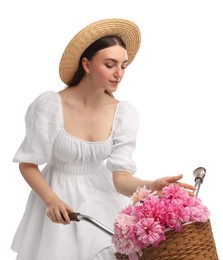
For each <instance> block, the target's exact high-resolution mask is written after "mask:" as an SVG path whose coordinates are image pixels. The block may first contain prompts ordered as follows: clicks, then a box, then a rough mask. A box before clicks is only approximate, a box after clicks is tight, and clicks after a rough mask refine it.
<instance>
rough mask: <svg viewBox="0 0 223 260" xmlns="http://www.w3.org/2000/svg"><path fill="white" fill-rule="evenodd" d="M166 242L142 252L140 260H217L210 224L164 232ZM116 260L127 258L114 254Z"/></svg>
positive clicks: (187, 226)
mask: <svg viewBox="0 0 223 260" xmlns="http://www.w3.org/2000/svg"><path fill="white" fill-rule="evenodd" d="M165 236H166V240H165V241H162V242H161V243H160V244H159V246H158V247H149V248H147V249H145V250H144V251H143V255H142V256H141V257H139V259H140V260H180V259H184V260H219V258H218V255H217V250H216V245H215V241H214V237H213V233H212V228H211V222H210V220H208V221H207V222H205V223H200V222H191V223H188V224H185V225H184V228H183V231H182V232H180V233H177V232H175V231H173V230H168V231H166V232H165ZM116 258H117V259H118V260H121V259H122V260H124V259H128V256H126V255H122V254H119V253H116Z"/></svg>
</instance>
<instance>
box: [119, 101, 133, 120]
mask: <svg viewBox="0 0 223 260" xmlns="http://www.w3.org/2000/svg"><path fill="white" fill-rule="evenodd" d="M118 106H119V112H120V115H121V114H128V115H132V116H138V111H137V108H136V107H135V105H134V104H132V103H130V102H129V101H125V100H123V101H119V105H118Z"/></svg>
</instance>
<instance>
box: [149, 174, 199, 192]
mask: <svg viewBox="0 0 223 260" xmlns="http://www.w3.org/2000/svg"><path fill="white" fill-rule="evenodd" d="M182 178H183V175H182V174H180V175H177V176H170V177H163V178H160V179H157V180H155V181H153V183H152V187H151V188H152V190H153V191H157V193H158V194H161V192H162V189H163V187H165V186H168V185H170V184H171V183H177V184H178V185H179V186H181V187H183V188H184V189H186V190H187V191H188V193H189V195H190V196H194V191H195V190H196V187H195V186H193V185H190V184H188V183H183V182H179V180H180V179H182Z"/></svg>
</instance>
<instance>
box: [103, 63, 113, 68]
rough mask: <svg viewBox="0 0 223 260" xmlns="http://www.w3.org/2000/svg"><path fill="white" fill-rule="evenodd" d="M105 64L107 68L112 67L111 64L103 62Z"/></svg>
mask: <svg viewBox="0 0 223 260" xmlns="http://www.w3.org/2000/svg"><path fill="white" fill-rule="evenodd" d="M105 66H106V67H107V68H112V66H113V65H112V64H105Z"/></svg>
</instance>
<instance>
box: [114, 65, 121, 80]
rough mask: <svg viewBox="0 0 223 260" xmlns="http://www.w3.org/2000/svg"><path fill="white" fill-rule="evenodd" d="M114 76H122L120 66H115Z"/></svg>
mask: <svg viewBox="0 0 223 260" xmlns="http://www.w3.org/2000/svg"><path fill="white" fill-rule="evenodd" d="M114 76H115V77H116V78H120V77H122V76H123V69H122V68H121V67H120V68H117V69H116V71H115V73H114Z"/></svg>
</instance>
